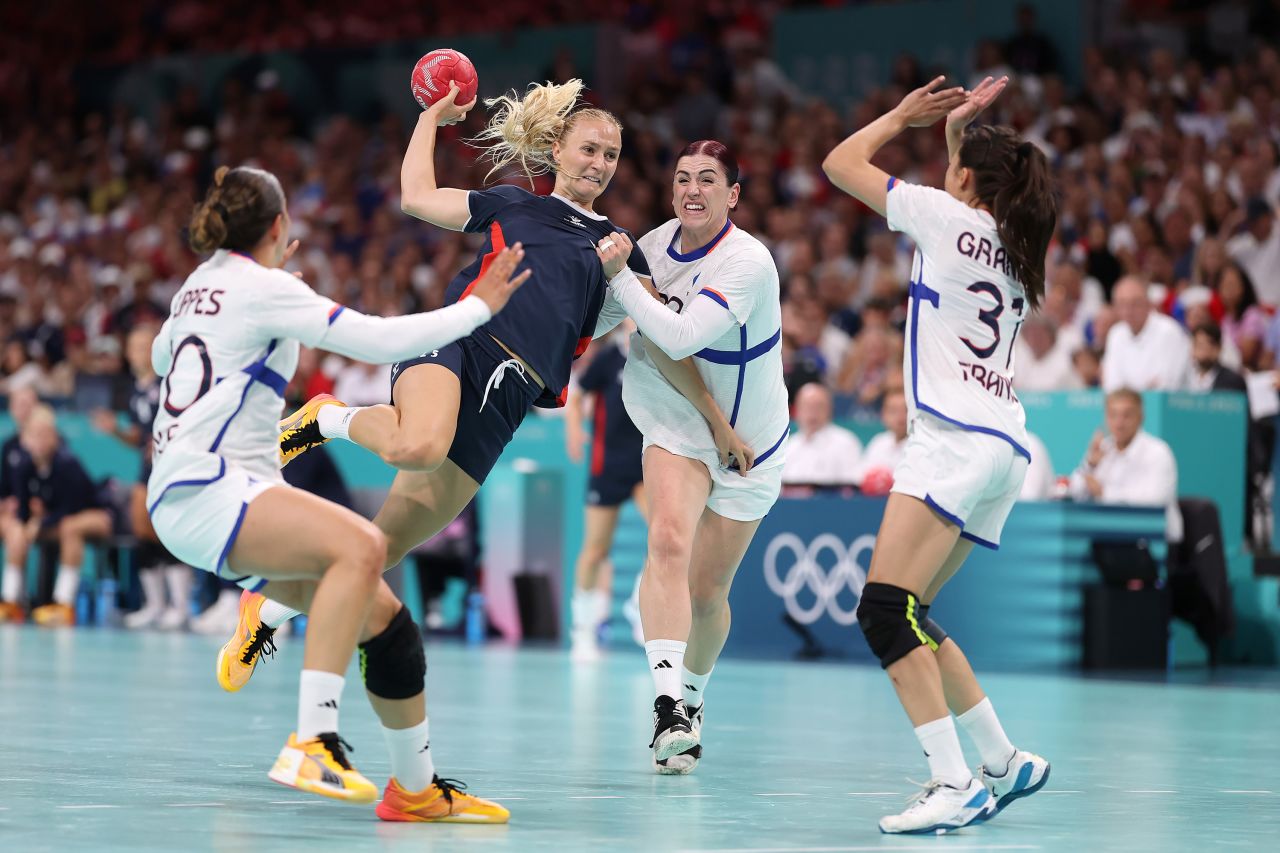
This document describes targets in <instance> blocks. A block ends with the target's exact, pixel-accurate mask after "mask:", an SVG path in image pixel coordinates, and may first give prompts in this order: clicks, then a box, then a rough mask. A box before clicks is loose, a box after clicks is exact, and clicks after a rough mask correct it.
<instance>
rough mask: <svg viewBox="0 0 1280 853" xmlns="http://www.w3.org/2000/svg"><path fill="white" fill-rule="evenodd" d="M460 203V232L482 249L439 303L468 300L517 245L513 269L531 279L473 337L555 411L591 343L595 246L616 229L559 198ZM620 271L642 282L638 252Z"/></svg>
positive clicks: (596, 302)
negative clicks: (504, 354) (463, 217)
mask: <svg viewBox="0 0 1280 853" xmlns="http://www.w3.org/2000/svg"><path fill="white" fill-rule="evenodd" d="M467 204H468V206H469V208H470V211H471V218H470V219H468V220H467V224H466V225H465V226H464V227H463V230H464V231H467V232H470V233H475V234H480V233H483V234H484V235H485V243H484V248H483V250H482V251H481V252H480V255H479V256H478V257H477V258H476V259H475V260H474V261H473V262H472V263H471V264H470V265H468V266H467V268H466V269H464V270H463V271H462V272H460V273H458V275H457V276H455V277H454V279H453V281H452V282H450V283H449V289H448V290H447V291H446V293H445V304H453V303H454V302H457V301H458V300H459V299H461V298H462V297H464V296H466V295H467V294H469V293H470V292H471V288H472V287H473V286H474V285H475V283H476V281H477V280H478V279H479V278H480V276H482V275H484V273H485V271H486V270H488V268H489V264H491V263H492V262H493V259H494V258H495V257H497V255H498V253H499V252H501V251H502V250H503V249H504V248H505V247H507V246H511V245H514V244H515V243H517V242H519V243H523V244H524V250H525V258H524V261H523V262H522V263H521V264H520V266H519V268H518V269H519V270H523V269H525V268H526V267H527V268H529V269H532V270H533V275H532V276H531V277H530V278H529V281H528V282H527V283H525V285H524V286H523V287H521V288H520V289H519V290H517V291H516V292H515V295H513V296H512V297H511V301H510V302H509V303H507V307H506V308H505V309H503V310H502V311H501V312H500V313H499V314H498V315H497V316H496V317H494V318H493V319H492V320H490V321H489V322H488V323H486V324H485V325H483V326H481V327H480V330H479V331H480V334H487V335H492V336H493V337H494V338H497V339H498V340H500V341H502V343H503V344H504V345H506V347H507V348H508V349H510V350H511V351H512V352H514V353H515V354H516V355H518V356H520V358H522V359H524V361H525V362H526V363H527V364H528V365H529V366H530V367H532V368H533V369H534V371H535V372H536V373H537V374H538V375H539V376H541V377H542V381H543V382H544V383H546V391H545V393H543V394H542V396H541V397H539V398H538V399H537V400H536V401H535V402H534V405H536V406H540V407H542V408H556V407H559V406H563V405H564V400H565V392H566V391H567V390H568V386H569V370H570V367H571V366H572V364H573V360H574V359H575V358H577V357H578V356H580V355H582V353H583V352H584V351H585V350H586V348H587V344H589V343H591V337H592V335H593V334H594V332H595V327H596V318H597V316H598V315H599V313H600V306H601V304H603V302H604V294H605V288H606V286H607V285H608V282H607V281H605V277H604V270H603V269H602V268H601V267H600V257H599V255H597V254H596V244H597V243H598V242H599V241H600V240H601V239H602V238H604V237H606V236H608V235H609V234H610V233H611V232H613V231H620V230H621V229H619V228H617V227H616V226H614V224H613V223H611V222H610V221H609V220H608V219H606V218H604V217H601V216H597V215H595V214H592V213H590V212H588V211H586V210H584V209H582V208H581V207H578V206H577V205H574V204H572V203H570V202H568V201H567V200H565V199H561V198H559V197H557V196H539V195H534V194H533V193H531V192H529V191H528V190H523V189H521V188H520V187H513V186H507V185H503V186H497V187H494V188H492V189H488V190H475V191H472V192H470V193H468V194H467ZM627 236H629V237H632V239H633V240H634V239H635V238H634V237H633V236H632V235H630V234H628V235H627ZM627 265H628V266H629V267H631V269H632V270H634V271H635V272H636V274H637V275H644V276H648V275H649V265H648V264H647V263H646V262H645V259H644V256H643V255H642V254H641V253H640V250H639V249H638V248H637V249H634V250H632V252H631V258H630V260H628V261H627Z"/></svg>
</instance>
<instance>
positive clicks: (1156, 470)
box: [1071, 388, 1182, 542]
mask: <svg viewBox="0 0 1280 853" xmlns="http://www.w3.org/2000/svg"><path fill="white" fill-rule="evenodd" d="M1105 416H1106V426H1107V428H1106V433H1103V431H1102V430H1099V431H1098V432H1097V433H1095V434H1094V436H1093V441H1091V442H1089V449H1088V450H1087V451H1085V455H1084V461H1083V462H1081V464H1080V467H1079V468H1077V469H1076V472H1075V473H1074V474H1073V475H1072V476H1071V496H1072V497H1074V498H1075V499H1076V500H1085V501H1097V502H1098V503H1104V504H1131V505H1135V506H1163V507H1164V508H1165V538H1166V539H1168V541H1170V542H1181V541H1182V514H1181V513H1180V512H1179V511H1178V463H1177V461H1176V460H1175V459H1174V458H1173V451H1172V450H1171V449H1170V448H1169V445H1168V444H1166V443H1165V442H1163V441H1161V440H1160V439H1158V438H1156V437H1155V436H1154V435H1151V434H1150V433H1148V432H1144V431H1143V429H1142V396H1141V395H1140V394H1138V392H1137V391H1134V390H1132V389H1130V388H1121V389H1119V390H1116V391H1112V392H1111V393H1109V394H1107V401H1106V415H1105Z"/></svg>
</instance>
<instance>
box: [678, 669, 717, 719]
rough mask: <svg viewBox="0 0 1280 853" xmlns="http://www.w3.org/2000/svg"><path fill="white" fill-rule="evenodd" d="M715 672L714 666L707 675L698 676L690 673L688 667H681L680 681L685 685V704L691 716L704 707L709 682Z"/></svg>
mask: <svg viewBox="0 0 1280 853" xmlns="http://www.w3.org/2000/svg"><path fill="white" fill-rule="evenodd" d="M715 671H716V668H715V667H714V666H713V667H711V671H710V672H708V673H707V674H706V675H698V674H697V673H696V672H690V671H689V668H688V667H681V673H680V680H681V682H682V683H683V684H684V704H685V706H686V707H687V708H688V709H689V713H690V714H692V713H693V711H694V709H696V708H700V707H702V703H703V701H704V695H705V694H706V691H707V682H708V681H710V680H711V673H712V672H715Z"/></svg>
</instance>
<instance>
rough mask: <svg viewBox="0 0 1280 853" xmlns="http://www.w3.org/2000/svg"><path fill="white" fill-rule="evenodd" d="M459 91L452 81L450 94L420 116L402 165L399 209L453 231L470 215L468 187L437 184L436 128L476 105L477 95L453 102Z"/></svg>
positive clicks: (459, 227) (453, 120)
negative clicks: (469, 100) (463, 101)
mask: <svg viewBox="0 0 1280 853" xmlns="http://www.w3.org/2000/svg"><path fill="white" fill-rule="evenodd" d="M457 94H458V84H456V83H454V82H452V81H451V82H450V83H449V94H447V95H445V96H444V97H443V98H441V99H440V100H438V101H436V102H435V103H434V104H432V105H431V106H429V107H427V108H426V109H425V110H423V111H422V114H421V115H419V116H418V124H417V126H416V127H414V129H413V137H412V138H411V139H410V140H409V148H408V150H406V151H405V153H404V162H403V163H402V164H401V166H400V209H401V210H403V211H404V212H405V213H407V214H409V215H410V216H412V217H415V218H417V219H423V220H426V221H427V222H430V223H431V224H432V225H439V226H440V227H441V228H448V229H449V230H450V231H461V230H462V226H464V225H466V224H467V220H468V219H470V218H471V210H470V208H469V207H468V205H467V191H466V190H461V189H454V188H452V187H441V186H438V185H437V184H436V166H435V150H436V128H437V127H439V126H441V125H446V124H456V123H457V122H458V121H461V120H462V118H463V117H465V116H466V114H467V112H468V111H469V110H470V109H471V108H472V107H474V106H475V105H476V102H475V98H472V99H471V102H470V103H468V104H462V105H457V104H454V98H455V97H457Z"/></svg>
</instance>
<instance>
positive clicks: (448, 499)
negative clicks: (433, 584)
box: [373, 459, 480, 566]
mask: <svg viewBox="0 0 1280 853" xmlns="http://www.w3.org/2000/svg"><path fill="white" fill-rule="evenodd" d="M479 489H480V484H479V483H477V482H476V481H475V480H473V479H471V477H469V476H468V475H467V474H466V473H465V472H464V471H463V470H462V469H461V468H459V467H458V466H457V465H455V464H454V463H453V461H452V460H450V459H445V460H444V462H442V463H441V464H440V467H439V468H437V469H436V470H434V471H399V472H397V473H396V478H395V480H394V481H392V483H391V490H390V491H389V492H388V493H387V498H386V500H385V501H383V504H382V509H380V510H378V514H377V515H375V516H374V518H373V523H374V524H376V525H377V526H378V529H380V530H381V531H382V532H383V533H384V534H386V537H387V560H388V563H387V565H388V566H393V565H395V564H396V563H398V562H400V560H401V559H403V558H404V555H405V554H407V553H408V552H409V551H410V550H412V549H413V548H416V547H417V546H418V545H420V544H422V543H423V542H425V541H427V540H428V539H430V538H431V537H432V536H435V535H436V534H437V533H439V532H440V531H441V530H444V529H445V528H446V527H447V526H448V525H449V523H450V522H452V521H453V520H454V519H455V518H457V517H458V515H459V514H460V513H461V512H462V510H464V509H465V508H466V506H467V504H468V503H470V502H471V499H472V498H473V497H475V494H476V492H477V491H478V490H479Z"/></svg>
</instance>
